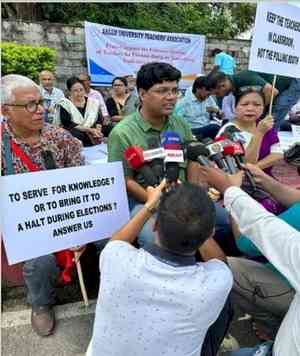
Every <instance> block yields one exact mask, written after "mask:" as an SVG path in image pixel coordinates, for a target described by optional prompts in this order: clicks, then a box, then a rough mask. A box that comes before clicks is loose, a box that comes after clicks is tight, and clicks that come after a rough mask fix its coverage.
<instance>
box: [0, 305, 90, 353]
mask: <svg viewBox="0 0 300 356" xmlns="http://www.w3.org/2000/svg"><path fill="white" fill-rule="evenodd" d="M95 305H96V300H92V301H91V303H90V306H89V307H87V308H86V307H85V306H84V304H83V302H77V303H70V304H65V305H60V306H57V307H55V312H56V320H57V325H56V329H55V332H54V334H53V335H52V336H50V337H46V338H41V337H39V336H38V335H36V334H35V333H34V332H33V331H32V329H31V325H30V313H31V310H30V309H29V308H27V309H24V310H19V311H11V312H4V313H3V314H2V322H1V329H2V330H1V331H2V343H1V355H2V356H74V355H78V356H79V355H84V354H85V351H86V349H87V346H88V343H89V341H90V338H91V334H92V327H93V320H94V311H95Z"/></svg>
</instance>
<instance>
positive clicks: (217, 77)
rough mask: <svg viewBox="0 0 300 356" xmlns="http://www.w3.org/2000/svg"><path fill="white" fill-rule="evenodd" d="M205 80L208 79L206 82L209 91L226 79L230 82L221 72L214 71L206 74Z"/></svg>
mask: <svg viewBox="0 0 300 356" xmlns="http://www.w3.org/2000/svg"><path fill="white" fill-rule="evenodd" d="M207 79H208V82H209V85H210V87H211V89H216V88H217V86H218V84H219V83H221V82H223V81H224V80H226V79H229V80H230V78H229V77H228V76H227V75H226V74H224V73H223V72H219V71H214V70H212V71H211V72H210V73H209V74H208V76H207Z"/></svg>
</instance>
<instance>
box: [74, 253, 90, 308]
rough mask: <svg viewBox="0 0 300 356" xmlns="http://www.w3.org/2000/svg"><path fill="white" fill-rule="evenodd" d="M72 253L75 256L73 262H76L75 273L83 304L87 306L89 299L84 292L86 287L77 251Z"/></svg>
mask: <svg viewBox="0 0 300 356" xmlns="http://www.w3.org/2000/svg"><path fill="white" fill-rule="evenodd" d="M74 255H75V256H74V257H75V264H76V268H77V274H78V279H79V285H80V290H81V294H82V297H83V301H84V305H85V306H86V307H88V306H89V300H88V296H87V292H86V288H85V284H84V280H83V275H82V269H81V264H80V260H79V257H78V255H79V253H78V252H74Z"/></svg>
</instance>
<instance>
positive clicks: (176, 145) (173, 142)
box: [161, 131, 181, 150]
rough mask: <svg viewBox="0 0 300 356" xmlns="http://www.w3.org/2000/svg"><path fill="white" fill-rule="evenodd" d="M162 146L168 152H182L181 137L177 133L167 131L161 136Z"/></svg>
mask: <svg viewBox="0 0 300 356" xmlns="http://www.w3.org/2000/svg"><path fill="white" fill-rule="evenodd" d="M161 145H162V147H163V148H164V149H166V150H180V149H181V139H180V136H179V135H178V133H177V132H173V131H165V132H163V133H162V134H161Z"/></svg>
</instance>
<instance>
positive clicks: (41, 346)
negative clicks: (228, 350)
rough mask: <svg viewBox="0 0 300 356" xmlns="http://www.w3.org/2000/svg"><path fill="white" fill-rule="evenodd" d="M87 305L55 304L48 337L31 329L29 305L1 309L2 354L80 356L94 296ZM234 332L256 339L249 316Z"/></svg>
mask: <svg viewBox="0 0 300 356" xmlns="http://www.w3.org/2000/svg"><path fill="white" fill-rule="evenodd" d="M90 303H91V304H90V306H89V307H88V308H85V306H84V305H83V303H82V302H77V303H70V304H64V305H60V306H57V307H55V311H56V316H57V327H56V330H55V333H54V334H53V335H52V336H50V337H47V338H41V337H39V336H37V335H36V334H35V333H34V332H33V331H32V329H31V325H30V309H29V308H28V307H25V309H22V310H20V308H19V307H15V308H14V309H15V310H16V311H5V312H4V313H2V323H1V328H2V356H74V355H75V356H79V355H82V356H83V355H84V354H85V351H86V349H87V346H88V343H89V340H90V338H91V333H92V327H93V319H94V310H95V303H96V301H95V300H92V301H91V302H90ZM231 333H232V334H233V335H234V336H235V337H236V338H237V339H238V341H239V343H240V344H241V345H242V346H251V345H255V344H256V343H257V340H256V338H255V337H254V336H253V334H252V333H251V331H250V322H249V320H238V319H237V318H236V319H235V320H234V321H233V323H232V326H231Z"/></svg>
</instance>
